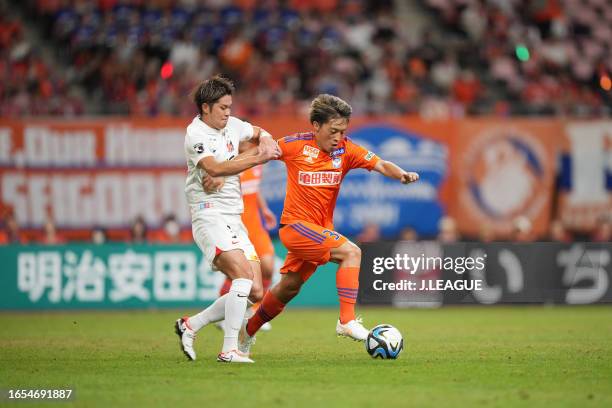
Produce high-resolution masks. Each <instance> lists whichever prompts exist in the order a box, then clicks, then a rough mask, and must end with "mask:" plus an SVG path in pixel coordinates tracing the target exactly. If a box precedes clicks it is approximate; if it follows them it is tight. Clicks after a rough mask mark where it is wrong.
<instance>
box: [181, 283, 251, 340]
mask: <svg viewBox="0 0 612 408" xmlns="http://www.w3.org/2000/svg"><path fill="white" fill-rule="evenodd" d="M227 295H229V293H226V294H225V295H223V296H221V297H220V298H218V299H217V300H215V301H214V302H213V304H212V305H210V306H208V307H207V308H206V309H204V310H202V311H201V312H200V313H198V314H196V315H193V316H191V317H190V318H189V321H188V323H189V327H190V328H191V330H193V331H194V332H196V333H197V332H198V331H200V329H201V328H202V327H204V326H206V325H207V324H209V323H216V322H220V321H221V320H223V319H225V300H226V299H227ZM251 306H253V302H251V301H250V300H249V298H247V305H246V312H247V314H248V312H249V310H250V308H251ZM246 317H247V318H248V317H250V316H248V315H247V316H246Z"/></svg>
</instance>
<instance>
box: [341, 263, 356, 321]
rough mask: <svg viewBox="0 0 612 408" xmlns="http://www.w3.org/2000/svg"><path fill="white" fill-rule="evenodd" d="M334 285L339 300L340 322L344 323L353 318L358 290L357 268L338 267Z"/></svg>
mask: <svg viewBox="0 0 612 408" xmlns="http://www.w3.org/2000/svg"><path fill="white" fill-rule="evenodd" d="M336 287H337V288H338V298H339V300H340V323H342V324H345V323H348V322H350V321H351V320H355V303H356V302H357V293H358V292H359V268H358V267H346V268H338V272H336Z"/></svg>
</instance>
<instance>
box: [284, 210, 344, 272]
mask: <svg viewBox="0 0 612 408" xmlns="http://www.w3.org/2000/svg"><path fill="white" fill-rule="evenodd" d="M278 234H279V236H280V239H281V241H282V243H283V245H285V247H286V248H287V250H288V251H289V253H288V254H287V259H285V263H284V264H283V266H282V268H281V270H280V272H281V273H288V272H294V273H299V274H300V276H301V277H302V280H303V281H304V282H306V280H308V278H310V276H311V275H312V274H313V273H314V272H315V270H316V269H317V267H318V266H319V265H324V264H326V263H327V262H329V258H330V253H331V250H332V249H333V248H338V247H339V246H341V245H342V244H344V243H345V242H346V241H347V239H346V238H345V237H344V236H343V235H341V234H340V233H338V232H336V231H333V230H330V229H328V228H325V227H321V226H320V225H316V224H313V223H310V222H306V221H299V222H296V223H293V224H288V225H285V226H284V227H283V228H281V229H280V231H279V232H278Z"/></svg>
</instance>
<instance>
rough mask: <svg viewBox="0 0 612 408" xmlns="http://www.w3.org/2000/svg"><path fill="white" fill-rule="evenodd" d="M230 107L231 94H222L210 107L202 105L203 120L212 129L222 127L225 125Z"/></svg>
mask: <svg viewBox="0 0 612 408" xmlns="http://www.w3.org/2000/svg"><path fill="white" fill-rule="evenodd" d="M231 109H232V95H224V96H222V97H221V98H219V100H218V101H217V102H215V103H214V104H213V105H212V107H210V105H208V104H204V105H202V112H204V115H203V118H202V119H203V120H204V122H206V124H207V125H208V126H210V127H212V128H213V129H223V128H224V127H225V125H227V121H228V119H229V117H230V113H231Z"/></svg>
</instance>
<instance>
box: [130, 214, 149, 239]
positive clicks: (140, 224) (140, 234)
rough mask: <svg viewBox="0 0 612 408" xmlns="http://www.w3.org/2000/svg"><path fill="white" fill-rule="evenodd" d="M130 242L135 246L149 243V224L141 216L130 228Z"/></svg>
mask: <svg viewBox="0 0 612 408" xmlns="http://www.w3.org/2000/svg"><path fill="white" fill-rule="evenodd" d="M130 241H131V242H132V243H133V244H145V243H146V242H147V224H146V223H145V220H144V218H143V217H142V216H140V215H139V216H138V217H136V219H135V220H134V223H133V224H132V226H131V228H130Z"/></svg>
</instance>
